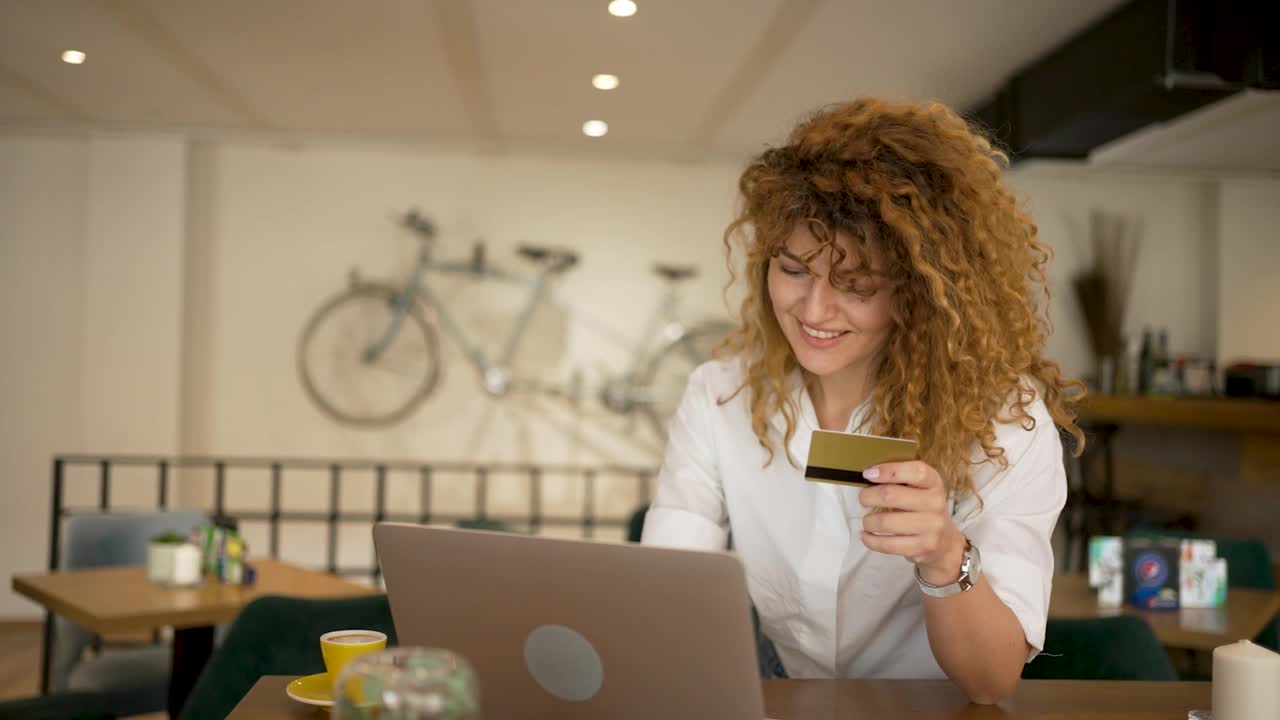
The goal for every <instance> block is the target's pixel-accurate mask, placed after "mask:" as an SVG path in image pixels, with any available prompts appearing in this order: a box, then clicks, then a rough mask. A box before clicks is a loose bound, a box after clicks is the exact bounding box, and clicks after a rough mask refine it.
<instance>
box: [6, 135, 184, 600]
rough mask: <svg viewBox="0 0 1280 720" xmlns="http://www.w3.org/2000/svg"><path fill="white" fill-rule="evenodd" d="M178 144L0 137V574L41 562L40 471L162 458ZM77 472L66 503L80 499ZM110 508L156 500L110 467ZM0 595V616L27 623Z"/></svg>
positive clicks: (174, 411)
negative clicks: (94, 455)
mask: <svg viewBox="0 0 1280 720" xmlns="http://www.w3.org/2000/svg"><path fill="white" fill-rule="evenodd" d="M184 157H185V151H184V144H183V142H182V140H181V139H178V138H165V137H148V138H95V139H91V140H84V139H53V138H40V137H4V138H0V218H3V219H2V220H0V293H2V296H0V297H2V298H3V299H2V301H0V334H2V336H3V337H4V338H5V340H4V342H3V343H0V358H2V362H0V368H2V369H3V372H2V373H0V406H2V407H3V410H0V483H2V485H0V487H3V502H0V574H2V575H3V577H5V578H6V579H7V578H8V577H9V576H10V575H12V574H13V573H15V572H31V571H41V570H42V569H43V568H44V567H45V566H46V563H47V562H48V558H47V548H48V532H49V530H48V517H49V509H50V506H49V503H50V462H51V458H52V456H53V455H54V454H55V453H65V452H80V451H82V452H130V451H142V452H156V453H167V452H173V451H174V450H175V449H176V447H177V442H176V437H177V434H176V428H177V425H178V406H177V374H178V348H179V344H178V341H179V334H178V333H179V327H178V322H177V320H178V310H179V308H180V307H181V304H182V297H181V288H180V284H179V275H178V273H177V272H176V270H177V268H178V264H179V263H180V259H181V255H180V253H181V250H182V242H181V238H182V235H181V225H182V221H181V217H182V212H183V209H184V207H185V201H184V198H183V195H184V176H185V169H184ZM90 477H91V474H90V473H88V472H80V473H71V474H70V475H69V480H74V487H73V488H71V489H70V492H69V499H70V500H71V501H74V502H81V503H85V502H91V501H92V500H93V499H94V498H96V494H95V492H94V490H95V488H94V486H93V485H92V483H91V482H88V480H89V478H90ZM118 480H119V482H117V483H115V485H114V487H113V498H112V500H113V504H115V505H118V506H128V505H139V504H145V503H147V502H150V501H153V499H154V497H155V485H154V484H153V483H151V482H149V478H145V479H144V476H143V475H142V474H139V473H130V472H127V471H122V472H121V473H119V475H118ZM34 614H35V609H34V606H33V605H32V604H30V603H28V602H26V601H23V600H20V599H19V598H17V597H16V596H15V595H13V594H12V593H9V592H5V593H3V594H0V617H5V616H13V615H34Z"/></svg>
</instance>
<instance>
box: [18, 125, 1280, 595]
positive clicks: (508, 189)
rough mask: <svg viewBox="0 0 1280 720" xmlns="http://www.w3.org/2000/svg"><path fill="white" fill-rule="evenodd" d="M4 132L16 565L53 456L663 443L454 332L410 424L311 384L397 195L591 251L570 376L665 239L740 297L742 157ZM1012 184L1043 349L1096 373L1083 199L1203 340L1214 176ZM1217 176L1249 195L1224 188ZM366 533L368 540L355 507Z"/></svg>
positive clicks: (447, 223) (572, 324)
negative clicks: (496, 370) (350, 285)
mask: <svg viewBox="0 0 1280 720" xmlns="http://www.w3.org/2000/svg"><path fill="white" fill-rule="evenodd" d="M0 153H2V154H0V188H3V192H2V193H0V238H3V247H2V248H0V252H3V256H2V259H3V262H0V273H3V276H2V278H0V279H3V281H4V283H3V290H0V292H4V293H5V302H4V310H3V311H0V312H2V313H3V314H2V315H0V318H3V323H4V324H3V326H0V330H2V331H3V332H4V333H5V334H4V337H6V338H10V339H20V340H21V342H11V343H5V344H4V345H3V346H0V352H3V353H4V355H3V358H4V369H5V373H4V380H3V383H4V384H3V385H2V386H0V387H2V388H3V391H2V394H0V408H3V409H2V410H0V421H3V432H2V433H0V443H4V444H3V455H0V473H2V474H0V483H3V485H2V486H0V487H3V490H2V492H3V493H4V497H5V500H6V502H5V503H4V504H3V505H4V507H3V509H0V512H3V513H6V514H5V515H4V516H3V517H2V518H0V519H2V520H3V521H4V524H3V526H2V527H0V574H2V575H3V576H5V577H7V576H8V575H9V574H11V573H12V572H15V571H18V570H27V569H39V568H40V567H42V566H43V564H44V562H45V557H44V553H45V547H46V542H47V528H46V527H45V522H46V515H47V511H48V495H47V489H48V464H49V458H50V456H51V455H52V454H53V453H55V452H65V451H75V450H88V451H95V452H103V451H106V452H113V451H114V452H136V453H165V452H171V451H179V452H184V453H215V454H229V455H257V454H261V455H286V456H308V457H309V456H324V457H377V458H404V459H426V460H479V459H484V460H521V461H526V460H527V461H536V462H563V463H580V464H588V465H593V464H600V463H606V462H620V463H633V464H650V463H653V462H654V454H653V453H654V450H655V448H656V443H655V441H654V440H653V439H652V438H648V437H647V436H646V430H645V429H644V428H643V427H642V426H638V425H628V424H627V422H626V421H625V420H624V419H620V418H616V417H613V416H611V415H609V414H607V413H606V412H604V411H602V410H600V409H599V405H598V403H597V402H596V400H595V399H594V398H592V397H588V398H587V400H586V403H585V405H584V406H583V408H582V409H580V410H577V411H575V410H573V409H571V408H568V407H566V406H565V405H564V404H563V403H560V402H558V401H555V400H522V399H519V398H509V399H507V400H504V401H501V402H495V401H492V400H490V399H488V398H487V397H485V396H484V395H483V394H481V393H480V392H479V389H478V388H479V386H478V383H477V380H476V378H475V377H474V375H473V374H472V373H471V371H470V370H469V369H468V368H466V367H465V366H464V365H463V364H462V358H461V357H460V355H459V353H458V352H457V350H456V348H454V347H453V346H452V345H451V344H449V343H447V342H446V343H445V347H446V351H445V353H444V356H445V362H446V375H445V381H444V382H443V384H442V385H441V387H440V388H438V390H437V391H436V394H435V395H434V396H433V397H432V398H430V400H429V401H428V402H427V403H426V404H425V405H424V406H423V407H422V409H421V410H420V411H419V412H418V413H417V414H416V415H414V416H413V417H411V418H410V419H409V420H407V421H406V422H405V423H403V424H402V425H400V426H397V427H395V428H391V429H384V430H356V429H351V428H346V427H342V426H340V425H337V424H335V423H334V422H332V421H330V420H328V419H327V418H325V417H324V416H322V415H321V414H320V413H319V412H318V411H317V410H315V409H314V408H312V407H311V405H310V404H309V402H308V400H307V398H306V397H305V395H304V393H303V391H302V388H301V386H300V383H299V380H298V375H297V371H296V367H295V345H296V342H297V339H298V334H299V332H300V331H301V329H302V326H303V323H304V322H305V320H306V319H307V318H308V317H309V315H310V313H311V312H313V311H314V309H315V308H316V307H318V306H319V304H320V303H321V301H322V300H323V299H324V298H326V297H328V296H329V295H330V294H332V293H334V292H336V291H338V290H339V289H340V288H341V287H342V286H343V283H344V282H345V277H346V272H347V269H348V267H350V266H353V265H358V266H359V267H361V268H362V270H363V271H364V273H365V274H366V275H368V276H374V277H385V278H389V279H402V278H403V277H404V276H405V273H407V272H408V271H409V269H410V268H411V266H412V261H413V256H414V252H415V250H416V245H415V240H414V239H413V237H412V236H411V235H410V234H408V233H406V232H404V231H403V230H399V229H397V228H396V227H395V225H394V223H393V222H392V220H393V218H394V214H395V213H397V212H399V211H403V210H404V209H405V208H407V207H410V206H414V205H417V206H420V207H421V208H422V209H423V210H424V211H426V212H428V213H430V214H431V215H432V216H433V217H434V218H435V219H436V220H437V222H438V224H439V226H440V229H441V239H440V247H439V252H440V254H441V255H444V256H453V257H458V256H464V255H466V253H468V252H469V250H470V245H471V242H472V240H473V239H475V238H476V237H477V236H482V237H484V238H485V240H486V241H487V242H488V245H489V257H490V258H491V259H492V260H493V261H494V263H495V264H498V265H501V266H503V267H505V268H508V269H513V270H515V269H519V268H521V267H522V261H521V260H519V259H517V258H516V256H515V254H514V251H513V249H514V247H515V246H516V245H517V244H518V243H521V242H529V243H543V244H552V245H562V246H567V247H570V248H574V249H576V250H578V251H579V252H580V253H581V255H582V262H581V264H580V266H579V267H577V268H575V269H574V270H572V271H571V272H570V273H569V274H568V275H566V276H565V277H564V278H563V279H562V280H561V281H560V282H558V283H557V285H558V287H557V297H558V298H559V302H558V304H556V305H555V306H553V307H551V308H548V309H547V310H546V311H545V312H543V313H542V314H541V315H540V316H539V317H538V318H537V319H536V322H535V332H536V333H537V336H536V337H534V338H530V339H531V340H537V342H532V343H530V344H529V346H528V347H527V348H526V350H525V352H523V353H522V355H521V357H520V360H519V365H520V367H521V368H522V369H523V370H525V371H527V372H533V373H538V374H541V375H543V376H545V377H548V378H551V379H567V378H568V376H569V374H570V373H571V371H572V369H573V368H575V367H580V368H583V369H584V370H585V371H586V376H587V379H588V380H589V381H593V380H598V379H599V377H600V375H601V371H602V370H603V369H604V368H607V367H610V366H618V365H619V364H620V363H621V362H622V361H623V360H624V353H623V352H622V351H621V350H619V349H618V348H616V347H615V346H614V345H613V344H611V343H610V341H608V340H606V339H605V336H606V335H609V334H611V333H612V334H618V335H622V336H625V337H634V336H635V335H636V334H637V333H638V332H639V327H638V325H639V324H640V322H641V320H642V319H643V317H644V315H645V312H646V310H647V309H648V308H649V307H650V306H651V304H652V303H653V302H654V301H655V300H656V298H657V294H658V291H659V284H658V281H657V280H656V279H655V278H654V277H653V276H652V275H651V273H650V271H649V265H650V264H651V263H652V262H653V261H655V260H668V261H678V262H687V263H690V264H694V265H698V266H700V267H701V268H702V270H703V276H702V277H701V278H700V279H699V280H698V281H696V282H694V283H692V284H691V285H690V286H689V287H688V289H687V292H686V293H685V305H684V309H685V310H686V311H687V313H686V314H687V315H690V316H704V315H722V314H724V313H725V312H726V311H725V307H724V302H723V300H722V297H721V286H722V284H723V281H724V278H725V276H724V263H723V255H722V252H723V251H722V247H721V244H720V234H721V231H722V229H723V226H724V224H725V223H726V222H727V220H728V219H729V217H730V214H731V208H732V201H733V191H734V185H735V181H736V177H737V173H738V170H739V167H738V166H737V165H736V164H734V163H721V164H712V165H696V166H693V165H675V164H666V163H657V162H637V161H634V160H629V161H622V160H613V161H603V160H602V161H592V160H586V159H581V158H577V159H574V158H558V157H544V156H528V155H526V156H484V155H475V154H470V153H463V152H455V151H450V150H448V149H438V148H423V147H387V146H383V147H379V146H357V145H352V144H327V145H323V144H322V145H310V146H305V147H301V148H298V147H292V148H285V147H278V146H272V145H268V144H263V143H257V142H251V141H226V142H214V141H200V142H191V143H183V142H181V141H179V140H177V139H174V138H169V137H135V138H118V137H117V138H97V139H93V140H66V139H63V140H48V139H40V138H31V137H13V138H8V139H5V140H4V141H3V142H2V143H0ZM1010 181H1011V183H1012V185H1013V186H1014V188H1015V190H1016V191H1017V192H1018V193H1019V194H1020V195H1021V196H1022V197H1024V198H1025V199H1026V202H1027V203H1028V205H1029V207H1030V209H1031V210H1032V212H1033V214H1034V215H1035V217H1036V219H1037V221H1038V222H1039V223H1040V227H1041V232H1042V237H1043V238H1044V239H1045V240H1046V242H1048V243H1049V244H1050V245H1052V246H1053V247H1054V248H1055V250H1056V251H1057V254H1058V255H1057V260H1056V262H1055V264H1054V265H1053V266H1052V271H1051V280H1052V282H1053V284H1054V289H1055V296H1054V301H1053V307H1052V309H1051V312H1052V314H1053V318H1054V321H1055V324H1056V328H1057V331H1056V332H1055V334H1054V335H1053V336H1052V338H1051V339H1050V344H1049V353H1050V355H1051V356H1053V357H1055V358H1056V359H1058V360H1060V361H1061V362H1062V364H1063V365H1064V367H1065V369H1066V370H1067V371H1068V372H1070V373H1080V372H1085V371H1087V370H1088V369H1089V367H1088V349H1087V344H1086V340H1085V334H1084V329H1083V327H1082V325H1081V323H1080V319H1079V314H1078V311H1077V310H1076V306H1075V301H1074V298H1073V297H1072V296H1071V295H1070V292H1069V284H1068V280H1069V277H1070V274H1071V272H1072V271H1073V270H1074V269H1076V268H1078V267H1079V266H1080V265H1081V264H1083V263H1084V262H1085V257H1084V255H1083V253H1082V252H1081V251H1082V249H1083V248H1084V247H1086V238H1085V236H1084V234H1083V233H1084V228H1085V227H1086V224H1087V220H1088V213H1089V211H1090V209H1092V208H1094V207H1102V208H1106V209H1111V210H1116V211H1120V212H1124V213H1127V214H1129V215H1130V216H1132V217H1134V218H1135V219H1139V220H1141V221H1142V222H1143V223H1144V225H1145V227H1146V237H1147V241H1146V244H1145V245H1144V250H1143V252H1144V255H1143V264H1142V266H1141V268H1140V270H1139V274H1138V277H1137V281H1136V286H1135V291H1134V292H1135V297H1134V299H1133V303H1132V308H1131V312H1130V314H1129V318H1128V322H1129V327H1130V329H1135V330H1140V329H1141V325H1142V324H1143V323H1147V322H1149V323H1153V324H1157V325H1164V326H1168V327H1169V328H1170V330H1171V339H1172V345H1173V349H1174V350H1175V351H1178V352H1181V351H1184V350H1189V351H1208V350H1212V349H1213V346H1214V345H1215V343H1216V332H1217V329H1216V327H1215V325H1216V324H1217V323H1218V321H1219V319H1218V316H1217V314H1216V313H1206V312H1205V311H1204V308H1205V307H1206V306H1208V307H1211V308H1212V307H1216V303H1215V300H1216V292H1217V290H1216V288H1214V287H1213V282H1211V281H1210V280H1208V279H1206V277H1205V270H1204V268H1205V266H1206V265H1205V264H1206V258H1207V257H1211V256H1214V255H1215V250H1214V246H1213V243H1212V241H1213V237H1212V236H1213V235H1214V233H1213V232H1209V231H1207V230H1206V228H1207V227H1210V226H1211V227H1212V228H1216V227H1217V224H1218V223H1217V217H1218V216H1217V214H1216V210H1217V194H1216V186H1214V185H1213V184H1212V183H1207V182H1205V181H1203V180H1196V179H1183V178H1176V177H1163V178H1161V177H1126V176H1116V175H1105V174H1099V173H1096V172H1093V171H1080V170H1078V169H1064V168H1061V167H1056V168H1055V167H1050V168H1040V169H1036V168H1026V169H1019V170H1018V171H1016V172H1014V173H1012V174H1011V178H1010ZM1224 197H1230V198H1232V202H1233V203H1235V202H1237V201H1236V198H1237V197H1241V198H1243V197H1245V196H1243V195H1241V196H1237V194H1236V193H1235V191H1234V190H1230V191H1227V190H1224ZM1248 197H1253V196H1248ZM1242 202H1243V201H1242ZM1249 202H1254V204H1255V205H1257V206H1258V207H1262V205H1259V204H1258V201H1256V200H1250V201H1249ZM1224 203H1225V200H1224ZM1233 207H1234V205H1233ZM1263 226H1264V227H1265V224H1264V225H1263ZM1224 232H1229V233H1230V232H1231V228H1230V227H1227V228H1225V229H1224ZM1233 237H1244V236H1241V235H1235V234H1233ZM1246 244H1247V243H1246ZM1241 247H1243V245H1242V246H1241ZM440 287H441V288H442V290H443V293H444V294H445V296H446V297H447V299H448V300H449V302H450V303H451V304H452V305H453V306H456V308H457V309H458V310H459V313H460V314H461V317H462V318H463V319H465V320H466V322H467V323H468V327H469V328H471V329H473V330H475V331H476V332H478V333H483V334H487V335H488V336H491V337H493V338H495V339H496V338H499V337H501V336H502V334H503V332H504V331H505V329H506V326H507V324H508V323H509V322H510V318H511V311H510V308H511V307H512V305H513V303H514V302H516V301H517V300H518V297H519V294H518V292H515V291H513V290H512V289H510V288H505V289H504V288H502V287H497V286H493V285H491V284H481V285H477V284H475V283H472V282H470V281H457V280H455V281H452V282H450V281H443V284H442V285H440ZM1259 288H1260V290H1261V288H1262V286H1259ZM206 478H207V475H205V474H198V473H188V474H185V475H184V483H188V482H189V485H188V487H190V488H191V489H190V490H189V491H188V492H186V493H184V496H183V497H184V499H185V500H186V501H187V502H188V503H189V504H205V503H207V501H208V493H207V489H208V488H207V482H205V481H204V480H205V479H206ZM261 478H262V475H261V474H259V475H257V476H253V475H250V476H246V477H245V478H244V480H243V481H236V482H233V484H232V487H231V488H230V492H229V502H230V503H231V505H232V507H233V508H234V507H250V506H260V505H261V503H262V502H264V501H265V497H266V494H265V491H264V489H263V486H262V484H261V483H260V482H259V481H260V480H261ZM323 480H324V478H323V476H322V474H312V475H311V476H303V477H299V478H295V479H293V480H290V481H288V482H287V483H286V488H285V500H286V503H287V504H289V506H290V507H293V508H297V509H311V508H321V507H325V504H326V502H327V496H326V494H325V493H324V492H323V491H322V490H320V489H321V488H323V487H324V485H323ZM356 480H357V482H356V483H355V484H354V485H353V488H354V489H353V491H352V492H351V493H347V494H346V495H344V498H343V507H344V508H352V509H354V508H360V507H368V505H369V504H370V503H371V499H370V497H369V495H370V493H369V492H368V488H369V486H370V483H368V482H365V481H366V480H367V478H357V479H356ZM362 483H363V484H362ZM81 485H82V488H81V490H77V491H76V492H78V493H80V494H79V495H78V496H75V497H73V499H75V500H79V501H82V502H84V501H91V500H92V498H93V494H92V484H91V483H81ZM449 488H452V489H449ZM85 490H87V491H88V492H85ZM152 492H154V486H153V485H152V484H150V483H149V482H147V481H146V480H145V479H144V478H143V476H142V475H139V476H138V478H137V479H136V482H132V483H131V484H130V483H126V487H123V488H121V489H119V490H118V491H117V498H125V499H135V500H137V501H139V502H143V501H146V500H147V499H148V498H150V497H151V495H150V493H152ZM415 492H416V490H415V488H414V487H413V486H412V483H405V484H403V485H402V486H399V487H398V489H397V486H396V485H393V488H392V497H391V502H392V506H393V508H395V507H399V506H406V505H411V504H415V503H416V502H417V497H416V494H415ZM580 493H581V490H580V488H577V487H574V486H570V485H568V484H566V485H562V486H553V487H551V488H550V489H549V490H548V494H547V497H545V498H544V500H545V501H546V502H547V503H548V504H549V505H548V507H547V508H546V510H547V511H549V512H554V511H556V510H557V509H562V510H563V511H565V512H576V510H577V508H579V507H580V506H581V494H580ZM602 496H603V497H602V508H601V509H602V511H604V512H611V513H615V514H621V513H625V512H626V511H628V510H629V509H630V505H631V504H632V503H633V499H632V497H633V496H632V494H631V492H630V490H629V489H621V488H615V491H614V492H608V491H606V492H602ZM494 499H495V501H497V502H498V503H499V504H501V503H502V502H508V503H512V504H518V503H519V502H520V500H519V493H518V492H517V491H516V490H515V489H514V488H512V489H509V490H505V491H504V490H501V489H496V490H495V491H494ZM437 501H438V502H439V501H445V502H446V503H455V504H456V506H457V508H456V509H461V510H465V509H466V503H467V502H469V488H467V487H465V486H464V484H463V483H461V482H458V483H456V484H451V485H449V486H448V487H447V488H446V492H445V494H444V496H443V497H439V498H437ZM253 532H257V531H251V542H253V541H254V536H253V534H252V533H253ZM352 532H353V533H354V534H355V535H354V536H355V537H356V538H357V540H358V539H359V538H361V537H363V535H362V532H364V531H361V529H360V528H355V529H354V530H352ZM344 543H345V546H346V547H347V548H348V550H344V558H343V559H342V561H343V562H360V561H361V560H363V561H365V562H367V555H368V553H367V551H366V550H365V549H364V548H361V547H360V546H359V545H358V544H352V543H350V542H348V541H346V540H344ZM285 545H286V548H302V550H300V551H290V550H286V556H287V557H290V559H295V560H299V561H303V562H314V561H318V560H319V559H320V558H321V557H323V545H322V538H321V537H320V535H319V532H318V529H317V531H314V532H313V531H312V530H308V529H306V528H294V529H291V530H289V531H288V532H287V533H286V538H285ZM348 556H352V557H354V560H351V559H349V558H348ZM19 614H24V615H30V614H34V608H33V606H31V605H30V604H27V603H25V602H22V601H19V600H17V599H16V598H14V597H12V596H10V595H6V596H3V597H0V616H7V615H19Z"/></svg>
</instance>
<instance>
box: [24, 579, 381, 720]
mask: <svg viewBox="0 0 1280 720" xmlns="http://www.w3.org/2000/svg"><path fill="white" fill-rule="evenodd" d="M250 565H252V566H253V567H254V570H255V571H256V573H257V575H256V580H255V581H254V584H253V585H250V586H235V585H223V584H220V583H216V582H215V583H209V582H206V583H205V584H204V585H202V586H200V587H195V588H165V587H161V586H159V585H156V584H155V583H152V582H151V581H150V580H148V579H147V575H146V569H145V568H144V567H141V566H129V567H113V568H94V569H86V570H68V571H58V572H53V573H48V574H43V575H15V576H14V578H13V590H14V591H15V592H17V593H18V594H20V595H24V596H26V597H28V598H30V599H31V600H34V601H35V602H37V603H39V604H40V605H43V606H44V607H45V608H46V609H48V610H49V611H51V612H53V613H56V614H58V615H61V616H63V617H65V618H67V619H69V620H71V621H73V622H75V623H77V624H78V625H80V626H81V627H84V628H85V629H87V630H89V631H90V632H94V633H98V634H109V633H116V632H131V631H139V630H142V631H147V630H156V629H158V628H162V627H165V626H172V627H173V628H174V633H173V668H172V670H171V672H170V677H169V715H170V716H171V717H177V715H178V712H179V711H180V710H181V709H182V705H183V703H184V702H185V701H186V699H187V696H188V695H189V694H190V693H191V688H192V687H193V686H194V685H195V682H196V679H197V678H198V677H200V671H201V670H203V669H204V666H205V663H207V662H208V661H209V656H210V655H212V654H213V626H214V625H216V624H219V623H225V622H230V621H231V620H234V619H235V617H236V615H238V614H239V612H240V608H242V607H244V606H245V605H246V604H248V603H249V601H251V600H253V599H254V598H257V597H260V596H263V595H285V596H289V597H299V598H342V597H355V596H359V595H370V594H373V593H375V592H377V591H376V590H374V589H373V588H369V587H366V586H364V585H359V584H357V583H353V582H351V581H349V580H344V579H342V578H340V577H337V576H334V575H330V574H329V573H325V572H320V571H317V570H308V569H306V568H302V567H298V566H297V565H291V564H289V563H286V562H282V561H280V560H275V559H271V558H257V559H254V560H252V561H251V562H250Z"/></svg>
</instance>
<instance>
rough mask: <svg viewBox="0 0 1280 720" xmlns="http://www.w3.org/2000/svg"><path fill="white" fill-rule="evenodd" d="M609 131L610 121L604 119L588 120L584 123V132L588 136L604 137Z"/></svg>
mask: <svg viewBox="0 0 1280 720" xmlns="http://www.w3.org/2000/svg"><path fill="white" fill-rule="evenodd" d="M607 132H609V123H607V122H605V121H603V120H588V121H586V122H584V123H582V134H583V135H586V136H587V137H604V134H605V133H607Z"/></svg>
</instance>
